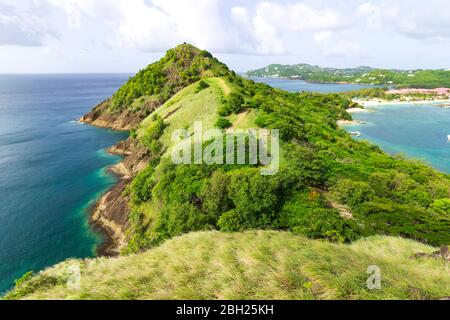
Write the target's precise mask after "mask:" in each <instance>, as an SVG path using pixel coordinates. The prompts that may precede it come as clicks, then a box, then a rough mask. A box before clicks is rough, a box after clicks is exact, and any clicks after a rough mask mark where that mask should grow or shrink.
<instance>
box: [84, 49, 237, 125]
mask: <svg viewBox="0 0 450 320" xmlns="http://www.w3.org/2000/svg"><path fill="white" fill-rule="evenodd" d="M229 72H230V71H229V69H228V67H227V66H226V65H225V64H223V63H221V62H219V60H217V59H216V58H214V57H213V56H212V54H211V53H209V52H208V51H206V50H200V49H199V48H196V47H195V46H193V45H191V44H187V43H184V44H181V45H179V46H177V47H175V48H173V49H170V50H168V51H167V53H166V55H165V56H164V57H163V58H162V59H160V60H159V61H157V62H154V63H152V64H150V65H148V66H147V67H146V68H145V69H142V70H141V71H139V72H138V73H137V74H136V75H135V76H134V77H132V78H130V79H129V80H128V82H127V83H125V84H124V85H123V86H122V87H121V88H120V89H119V90H118V91H117V92H116V93H115V94H114V95H113V96H112V97H111V98H110V99H108V100H106V101H104V102H102V103H101V104H99V105H98V106H96V107H95V108H94V109H93V110H92V111H91V112H89V113H88V114H86V115H85V116H84V117H82V118H81V119H80V120H81V121H82V122H86V123H89V124H92V125H95V126H99V127H107V128H112V129H118V130H129V129H132V128H135V127H136V126H137V125H138V124H139V123H140V122H141V121H142V120H143V119H145V118H146V117H147V116H148V115H149V114H150V113H151V112H152V111H153V110H155V109H156V108H158V107H160V106H161V105H163V104H164V102H166V101H167V100H168V99H169V98H170V97H172V96H173V95H174V94H175V93H177V92H178V91H180V90H181V89H183V88H185V87H187V86H188V85H190V84H192V83H195V82H196V81H198V80H200V79H202V78H209V77H220V76H224V75H226V74H228V73H229Z"/></svg>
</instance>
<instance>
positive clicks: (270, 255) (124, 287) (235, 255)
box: [6, 231, 450, 300]
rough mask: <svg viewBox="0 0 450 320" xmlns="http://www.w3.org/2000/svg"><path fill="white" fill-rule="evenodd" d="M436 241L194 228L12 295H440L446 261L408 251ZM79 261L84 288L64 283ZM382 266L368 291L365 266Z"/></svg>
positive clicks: (36, 280) (55, 273)
mask: <svg viewBox="0 0 450 320" xmlns="http://www.w3.org/2000/svg"><path fill="white" fill-rule="evenodd" d="M432 250H433V248H431V247H428V246H425V245H422V244H419V243H416V242H413V241H410V240H404V239H398V238H388V237H372V238H369V239H364V240H360V241H357V242H355V243H353V244H351V245H339V244H331V243H328V242H323V241H317V240H308V239H306V238H303V237H299V236H294V235H292V234H290V233H285V232H274V231H264V232H263V231H249V232H245V233H231V234H230V233H218V232H203V233H191V234H189V235H185V236H182V237H179V238H175V239H173V240H170V241H167V242H166V243H164V244H163V245H161V246H160V247H158V248H155V249H152V250H150V251H147V252H144V253H141V254H138V255H131V256H127V257H121V258H114V259H96V260H87V261H76V260H74V261H67V262H64V263H61V264H59V265H57V266H55V267H53V268H51V269H48V270H46V271H44V272H42V273H41V274H39V275H37V276H35V277H33V278H30V279H28V280H27V281H25V282H24V283H22V284H21V285H20V286H18V287H17V288H16V289H15V290H14V291H12V292H11V293H10V294H9V295H8V296H7V297H6V298H10V299H17V298H22V299H196V300H197V299H440V298H444V297H446V296H449V295H450V274H449V273H448V271H447V269H446V266H445V263H444V261H443V260H433V259H429V258H420V259H416V258H411V257H412V256H413V255H414V254H415V253H418V252H423V253H425V252H427V253H429V252H431V251H432ZM77 264H79V265H80V268H81V283H80V290H74V289H69V288H68V287H67V286H66V281H67V271H68V270H70V266H71V265H77ZM370 265H376V266H378V267H379V268H380V269H381V289H380V290H369V289H368V288H367V284H366V281H367V279H368V277H369V276H370V275H369V274H368V273H367V268H368V267H369V266H370Z"/></svg>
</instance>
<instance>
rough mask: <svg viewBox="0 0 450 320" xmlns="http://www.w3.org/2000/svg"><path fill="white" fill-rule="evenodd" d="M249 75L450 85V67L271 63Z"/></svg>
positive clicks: (377, 83) (350, 81)
mask: <svg viewBox="0 0 450 320" xmlns="http://www.w3.org/2000/svg"><path fill="white" fill-rule="evenodd" d="M247 76H249V77H274V78H277V77H281V78H289V79H301V80H305V81H309V82H330V83H340V82H345V83H361V84H374V85H386V86H396V87H411V88H437V87H450V71H448V70H395V69H375V68H371V67H357V68H346V69H337V68H322V67H319V66H313V65H309V64H295V65H281V64H271V65H269V66H267V67H265V68H261V69H257V70H252V71H249V72H247Z"/></svg>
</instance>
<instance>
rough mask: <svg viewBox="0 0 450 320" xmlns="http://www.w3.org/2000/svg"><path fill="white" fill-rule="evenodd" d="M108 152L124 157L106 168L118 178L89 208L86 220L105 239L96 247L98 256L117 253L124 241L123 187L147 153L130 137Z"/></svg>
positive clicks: (125, 202)
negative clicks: (88, 220)
mask: <svg viewBox="0 0 450 320" xmlns="http://www.w3.org/2000/svg"><path fill="white" fill-rule="evenodd" d="M108 151H109V152H110V153H112V154H116V155H121V156H124V157H125V159H124V160H123V161H121V162H120V163H118V164H116V165H114V166H112V167H111V168H110V169H109V170H110V171H111V172H112V173H114V174H116V175H117V176H118V177H119V178H120V181H119V183H118V184H117V185H115V186H114V187H113V188H111V189H110V190H109V191H108V192H107V193H106V194H105V195H103V196H102V197H101V198H100V200H98V202H97V203H96V205H95V206H94V208H93V210H92V214H91V218H90V222H91V224H93V225H94V227H95V228H97V229H99V230H100V231H101V232H103V234H104V236H105V238H106V239H105V242H104V244H103V245H102V246H100V247H99V248H98V253H99V254H100V255H107V256H112V255H117V254H119V253H120V251H121V249H122V248H123V247H124V246H126V244H127V229H128V227H129V222H128V216H129V214H130V207H129V205H128V203H129V200H130V199H129V197H128V196H127V195H125V189H126V187H127V186H128V184H129V183H130V182H131V181H132V179H133V177H134V176H135V175H136V174H137V173H138V172H139V171H140V170H142V169H143V168H144V167H145V165H146V164H147V161H148V157H149V155H148V152H147V150H145V149H143V148H142V147H140V146H139V145H137V144H134V143H133V142H132V141H131V140H130V139H128V140H126V141H122V142H119V143H118V144H116V145H115V146H113V147H111V148H110V149H109V150H108Z"/></svg>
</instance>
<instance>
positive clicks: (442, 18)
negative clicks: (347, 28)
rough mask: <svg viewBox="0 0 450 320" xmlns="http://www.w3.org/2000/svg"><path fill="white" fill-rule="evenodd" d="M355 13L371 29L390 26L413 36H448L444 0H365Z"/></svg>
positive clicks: (449, 17)
mask: <svg viewBox="0 0 450 320" xmlns="http://www.w3.org/2000/svg"><path fill="white" fill-rule="evenodd" d="M357 14H358V15H359V16H362V17H364V18H365V19H366V21H365V22H366V26H367V28H368V29H370V30H382V29H392V30H394V31H395V32H397V33H399V34H402V35H405V36H407V37H410V38H415V39H430V40H442V39H450V10H449V6H448V1H446V0H428V1H421V2H416V1H414V2H413V1H402V0H400V1H396V2H393V1H380V2H377V3H376V4H374V3H373V2H372V1H369V2H366V3H364V4H362V5H360V6H359V7H358V10H357Z"/></svg>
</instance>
